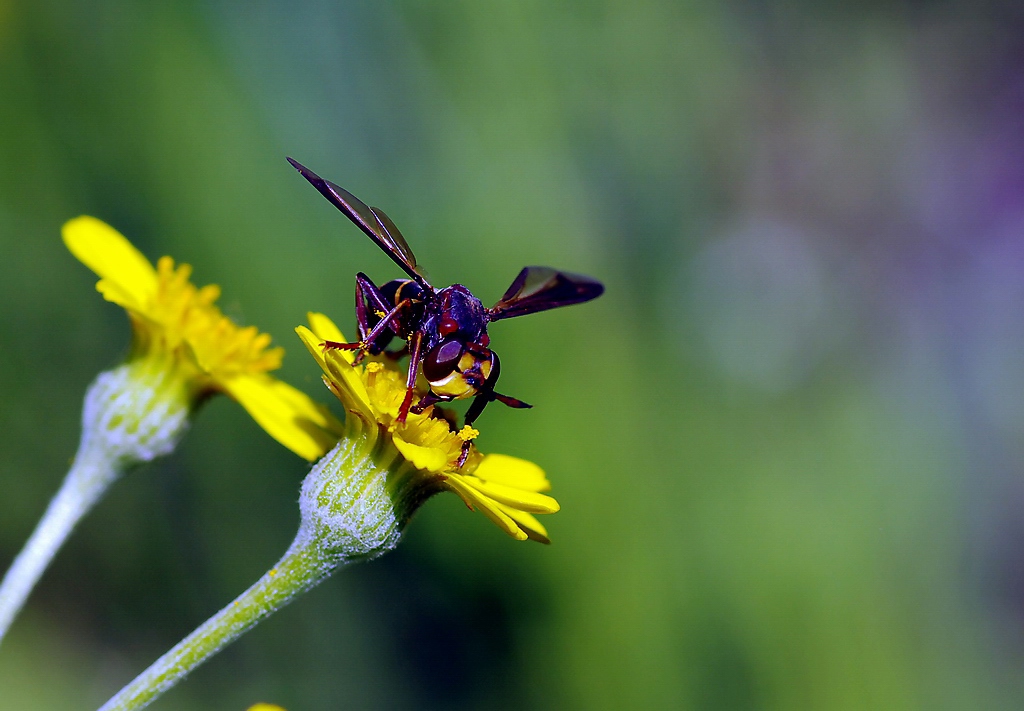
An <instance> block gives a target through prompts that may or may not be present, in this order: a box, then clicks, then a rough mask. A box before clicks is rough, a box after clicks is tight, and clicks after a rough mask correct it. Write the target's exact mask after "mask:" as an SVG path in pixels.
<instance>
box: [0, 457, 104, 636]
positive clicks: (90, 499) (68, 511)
mask: <svg viewBox="0 0 1024 711" xmlns="http://www.w3.org/2000/svg"><path fill="white" fill-rule="evenodd" d="M97 454H98V452H96V451H95V450H92V451H89V450H86V451H84V452H81V453H80V454H79V456H78V457H76V458H75V462H74V464H73V465H72V466H71V470H70V471H69V472H68V475H67V477H65V479H64V483H63V484H62V485H61V487H60V490H59V491H58V492H57V495H56V496H54V497H53V500H52V501H50V505H49V507H47V509H46V513H45V514H43V518H42V519H41V520H40V521H39V524H38V525H37V526H36V529H35V531H33V533H32V536H31V537H30V538H29V539H28V542H27V543H25V547H24V548H22V550H21V552H20V553H19V554H18V557H17V558H15V559H14V563H13V564H12V565H11V567H10V569H9V570H8V571H7V573H6V575H4V580H3V583H0V640H2V639H3V637H4V635H5V634H6V633H7V630H8V628H9V627H10V626H11V623H12V622H13V621H14V618H15V616H16V615H17V614H18V612H19V611H20V610H21V608H22V606H23V605H24V604H25V600H26V599H27V598H28V596H29V593H31V592H32V588H34V587H35V585H36V582H38V580H39V578H40V576H42V574H43V571H44V570H46V568H47V566H48V565H49V564H50V561H51V560H53V557H54V556H55V555H56V553H57V551H58V550H59V549H60V547H61V545H62V544H63V543H64V540H65V539H66V538H67V537H68V534H69V533H71V531H72V529H74V527H75V525H76V524H77V523H78V521H79V520H80V519H81V518H82V516H84V515H85V514H86V513H87V512H88V511H89V510H90V509H91V508H92V506H93V504H95V503H96V501H97V500H99V498H100V497H101V496H103V494H104V492H106V490H107V487H109V486H110V484H111V483H113V482H114V481H115V480H116V479H118V478H119V477H120V476H121V474H122V471H121V469H120V468H119V467H118V466H117V465H115V464H114V463H112V462H111V461H110V460H109V459H107V458H105V457H103V456H96V455H97Z"/></svg>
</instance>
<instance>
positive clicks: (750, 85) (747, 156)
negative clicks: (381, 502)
mask: <svg viewBox="0 0 1024 711" xmlns="http://www.w3.org/2000/svg"><path fill="white" fill-rule="evenodd" d="M985 7H986V11H985V12H986V14H985V15H983V14H982V10H980V9H979V6H978V5H977V4H968V3H965V2H964V3H957V2H944V3H923V2H906V3H871V2H867V3H860V4H857V5H849V6H840V5H839V4H830V3H829V4H826V5H824V6H823V5H822V4H820V3H810V2H754V3H742V2H732V3H730V2H710V1H705V0H692V1H689V2H670V1H668V0H628V1H622V0H617V1H616V0H609V1H606V2H593V3H587V2H578V1H577V2H564V3H551V2H540V1H537V0H531V1H526V2H486V1H484V2H481V1H476V2H467V1H463V2H451V3H439V2H427V1H426V0H419V1H417V0H395V1H392V2H380V1H374V0H358V1H356V2H348V3H330V2H324V1H322V0H320V1H318V0H301V1H300V2H295V3H271V2H266V1H264V0H255V1H253V2H248V3H240V2H227V1H221V2H212V3H208V4H204V3H195V2H184V3H141V2H140V3H130V2H125V1H124V0H108V1H100V2H92V1H90V2H56V1H54V0H35V1H34V2H12V1H11V0H0V305H2V308H0V344H2V346H0V398H2V404H3V406H2V408H0V567H6V565H8V563H9V561H10V560H11V559H12V558H13V557H14V555H15V554H16V552H17V551H18V549H19V548H20V546H21V544H22V543H23V542H24V540H25V539H26V538H27V536H28V534H29V533H30V531H31V529H32V526H33V525H34V523H35V521H36V520H37V519H38V517H39V515H40V514H41V513H42V511H43V510H44V508H45V506H46V502H47V501H48V498H49V496H50V495H51V494H52V493H53V492H54V491H55V490H56V488H57V486H58V484H59V482H60V480H61V479H62V477H63V475H64V473H65V471H66V468H67V465H68V462H69V460H70V458H71V456H72V455H73V453H74V451H75V447H76V443H77V437H78V432H79V416H80V410H81V400H82V395H83V393H84V390H85V388H86V386H87V384H88V383H89V382H90V381H91V380H92V378H94V377H95V375H96V374H97V373H98V372H99V371H100V370H101V369H104V368H107V367H110V366H112V365H114V364H115V363H117V362H118V361H119V359H120V358H121V357H122V356H123V354H124V353H125V350H126V347H127V343H128V339H129V329H128V325H127V322H126V319H125V317H124V314H123V312H122V311H121V310H120V309H119V308H117V307H115V306H113V305H111V304H108V303H105V302H103V301H102V299H101V298H100V296H99V295H98V294H97V293H96V292H95V290H94V283H95V278H94V277H93V275H92V274H91V273H90V272H89V271H88V270H87V269H86V268H85V267H83V266H82V265H80V264H78V263H77V262H76V261H75V260H74V259H73V258H72V257H71V256H70V254H69V253H68V252H67V251H66V250H65V249H64V247H63V246H62V244H61V241H60V236H59V229H60V225H61V224H62V223H63V222H64V221H65V220H67V219H68V218H70V217H73V216H76V215H79V214H82V213H88V214H92V215H95V216H97V217H100V218H102V219H103V220H106V221H107V222H109V223H110V224H112V225H114V226H115V227H117V228H118V229H119V230H121V231H122V232H123V233H124V234H125V235H127V236H128V237H129V238H131V239H132V240H133V241H134V242H135V243H136V244H137V245H138V246H139V247H140V249H142V250H143V251H144V252H145V253H146V254H147V255H148V256H149V257H150V258H151V259H154V260H155V259H156V258H157V257H159V256H160V255H163V254H170V255H172V256H174V257H175V258H176V259H179V260H182V261H187V262H189V263H192V264H193V265H194V266H195V278H196V281H197V282H198V283H200V284H204V283H210V282H215V283H218V284H220V285H221V286H222V287H223V291H224V296H223V298H222V301H221V303H222V305H223V307H224V309H225V310H226V311H227V312H228V313H229V314H230V315H232V316H233V317H234V318H236V320H238V321H239V322H242V323H247V324H249V323H251V324H256V325H258V326H259V327H260V328H262V329H264V330H267V331H269V332H270V333H271V334H273V336H274V338H275V341H276V342H277V343H279V344H282V345H284V346H285V347H286V348H287V350H288V355H287V357H286V359H285V365H284V368H283V370H282V371H281V373H280V374H281V376H282V377H283V378H285V379H286V380H288V381H289V382H291V383H293V384H295V385H298V386H300V387H303V388H305V389H306V390H307V391H308V392H310V393H311V394H313V395H315V396H317V397H318V398H320V399H321V400H322V401H324V402H326V401H328V399H329V395H328V393H327V392H326V391H325V390H324V389H323V388H322V386H321V385H320V382H319V372H318V369H317V367H316V366H315V364H314V362H313V361H312V359H310V358H309V357H308V355H307V354H306V353H305V352H304V349H303V348H302V347H301V345H300V344H299V342H298V340H297V338H296V337H295V336H294V334H293V330H292V329H293V328H294V327H295V326H296V325H297V324H299V323H301V322H303V321H304V317H305V316H304V315H305V312H306V311H307V310H321V311H324V312H326V313H328V314H330V315H332V316H333V317H334V318H335V319H337V320H338V322H339V323H341V324H343V325H344V326H345V327H346V328H348V329H349V330H351V329H352V324H353V316H352V293H353V276H354V273H355V272H356V271H358V270H363V271H366V272H367V273H368V274H370V275H371V277H373V278H375V279H377V280H378V281H384V280H387V279H389V278H392V277H394V276H397V270H396V269H395V267H394V266H393V265H392V264H391V262H389V261H388V260H387V258H386V257H385V256H383V255H382V254H380V253H379V251H378V250H377V249H376V248H375V247H374V246H373V245H372V244H371V243H370V241H369V240H367V239H366V238H365V237H364V236H363V235H362V234H361V233H359V232H358V230H356V229H355V228H354V227H353V226H352V225H350V224H349V223H348V222H347V221H346V220H345V219H344V218H343V217H342V216H341V215H340V214H339V213H337V212H336V211H335V210H334V209H333V208H331V207H330V206H329V205H328V204H327V202H326V201H324V200H323V198H321V197H320V196H319V195H318V194H317V193H316V192H315V191H314V190H313V189H312V188H311V187H310V186H309V185H308V184H306V182H305V181H303V180H302V179H301V178H300V177H299V176H298V175H297V174H296V173H295V171H293V170H292V169H291V168H290V167H289V166H288V164H287V163H285V161H284V157H285V155H291V156H293V157H295V158H297V159H298V160H300V161H302V162H303V163H305V164H307V165H309V166H310V167H311V168H312V169H313V170H315V171H317V172H319V173H320V174H321V175H323V176H325V177H327V178H330V179H332V180H333V181H335V182H337V183H339V184H341V185H343V186H345V187H347V188H349V189H350V190H352V192H354V193H355V194H356V195H358V196H360V197H361V198H362V199H364V200H365V201H367V202H369V203H371V204H374V205H379V206H381V207H383V208H384V209H385V210H386V211H387V212H388V213H389V214H390V215H391V216H392V217H393V218H394V220H395V221H396V222H397V224H398V225H399V226H400V227H401V228H402V230H403V232H404V233H405V235H406V236H407V237H408V238H409V241H410V242H411V244H412V245H413V247H414V248H415V250H416V252H417V255H418V257H419V259H420V262H421V263H422V264H424V265H425V266H426V268H427V269H428V271H429V272H430V274H431V276H432V278H433V279H434V281H435V283H443V284H447V283H450V282H455V281H458V282H462V283H465V284H466V285H467V286H469V287H470V288H471V289H473V290H474V291H475V292H476V293H477V294H478V295H479V296H480V297H481V298H482V299H483V300H484V301H485V302H487V303H490V302H492V301H494V300H496V299H497V297H498V296H500V294H501V293H502V292H503V291H504V289H505V287H506V286H507V285H508V283H509V282H510V281H511V279H512V278H513V276H514V275H515V274H516V273H517V271H518V270H519V268H520V267H521V266H522V265H524V264H551V265H554V266H557V267H561V268H564V269H568V270H570V271H576V272H582V273H587V274H593V275H595V276H597V277H599V278H601V279H602V280H604V281H605V283H606V285H607V287H608V291H607V293H606V295H605V296H604V297H602V298H601V299H600V300H598V301H596V302H594V303H592V304H587V305H584V306H578V307H574V308H571V309H565V310H561V311H554V312H550V313H546V314H541V315H536V316H531V317H528V318H523V319H517V320H512V321H508V322H503V323H500V324H497V325H496V326H495V327H494V328H493V329H492V334H491V335H492V338H493V344H494V347H495V349H496V350H497V351H498V352H499V353H500V354H501V357H502V361H503V365H504V366H505V367H504V369H503V377H502V382H503V390H505V391H506V392H508V393H510V394H512V395H515V396H517V397H521V398H523V399H524V400H526V401H528V402H531V403H533V404H534V405H535V408H534V409H533V410H531V411H528V412H522V411H512V410H509V409H507V408H501V407H499V406H492V407H491V408H489V409H488V411H487V412H486V414H485V415H484V417H483V418H482V419H481V425H482V429H483V435H482V436H481V439H480V441H479V443H480V445H481V447H482V448H483V449H484V450H486V451H497V452H505V453H509V454H514V455H517V456H521V457H526V458H529V459H533V460H535V461H537V462H538V463H540V464H541V465H542V466H543V467H544V468H545V469H546V470H547V472H548V474H549V477H550V478H551V480H552V481H553V483H554V491H553V493H554V495H555V496H557V498H558V499H559V501H560V502H561V504H562V507H563V510H562V512H561V513H559V514H557V515H556V516H553V517H548V518H547V519H545V523H547V524H548V525H549V529H550V532H551V536H552V538H553V540H554V544H553V545H552V546H550V547H542V546H539V545H535V544H532V543H520V544H517V543H515V542H513V541H511V540H510V539H508V538H506V537H505V536H504V535H502V534H501V533H500V532H499V531H498V530H497V529H496V528H495V527H494V526H492V525H491V524H490V523H489V522H488V521H486V520H485V518H484V517H483V516H481V515H479V514H473V513H470V512H468V511H467V510H466V509H465V507H464V506H463V505H462V504H461V503H460V502H459V501H458V500H457V498H456V497H454V496H450V495H449V496H439V497H437V498H436V499H435V500H432V501H431V502H429V503H428V504H427V505H426V506H425V507H424V509H423V510H422V511H421V512H420V514H418V515H417V517H416V518H415V520H414V521H413V522H412V524H411V526H410V528H409V530H408V534H407V536H406V539H405V541H404V543H403V545H402V546H401V547H400V548H399V550H398V551H397V552H395V553H393V554H391V555H389V556H386V557H385V558H382V559H380V560H378V561H375V562H373V563H370V564H367V565H363V566H357V567H355V568H351V569H348V570H346V571H344V572H343V573H342V574H340V575H338V576H336V578H335V579H332V580H331V581H329V582H328V583H326V584H324V585H323V586H321V587H320V588H318V589H316V590H314V591H313V592H311V593H310V594H308V595H306V596H305V597H303V598H302V599H300V600H299V601H297V602H296V603H294V604H293V605H292V606H291V607H289V608H286V609H285V610H284V611H282V612H281V613H279V614H278V615H276V616H275V617H273V618H271V619H270V620H268V621H267V622H266V623H264V624H262V625H260V626H259V627H258V628H257V629H256V630H254V631H253V632H251V633H250V634H249V635H248V636H246V637H244V638H243V639H242V640H241V641H240V642H238V643H236V644H235V645H234V646H233V647H231V648H229V649H228V650H227V651H225V652H224V653H222V654H221V655H220V656H218V657H216V658H215V659H214V660H212V661H211V662H210V663H208V664H207V665H206V666H205V667H203V668H201V669H200V670H199V671H198V672H196V673H195V674H194V675H193V676H192V677H191V678H189V679H188V680H187V681H186V682H185V683H184V684H183V685H182V686H180V687H178V688H177V689H175V690H174V691H172V692H171V693H169V694H168V695H167V696H166V697H164V698H163V699H161V700H160V701H158V702H157V703H156V704H155V705H154V706H153V708H154V709H161V710H166V711H172V710H173V709H190V710H203V709H211V710H212V709H217V710H222V711H223V710H228V709H239V710H241V709H244V708H245V707H246V706H247V705H248V704H250V703H253V702H255V701H258V700H265V701H273V702H275V703H279V704H282V705H284V706H286V707H287V708H288V709H289V711H306V710H321V709H340V708H353V709H398V708H402V709H427V710H432V709H484V708H487V709H524V708H525V709H622V708H637V709H639V708H645V709H646V708H650V709H700V710H705V709H706V710H718V709H755V710H758V709H765V710H769V709H829V710H831V709H929V710H931V709H957V710H959V709H1016V708H1020V705H1021V698H1022V695H1024V682H1022V679H1024V674H1022V667H1024V439H1022V437H1021V433H1022V432H1024V398H1022V394H1024V123H1022V119H1021V116H1024V72H1022V70H1021V67H1022V66H1024V41H1022V39H1021V38H1022V37H1024V33H1022V31H1021V30H1024V14H1021V13H1019V12H1017V11H1015V10H1014V8H1013V6H1012V5H1009V4H1007V5H1006V6H999V5H994V4H989V5H987V6H985ZM986 15H987V16H986ZM305 471H307V467H306V466H305V465H304V464H303V463H302V462H300V461H298V460H297V459H296V458H294V457H293V456H292V455H290V454H289V453H288V452H287V451H285V450H284V449H283V448H281V447H280V446H279V445H277V444H276V443H275V442H273V441H272V440H270V439H269V438H268V437H267V436H265V435H264V434H263V433H262V432H261V431H260V430H259V429H258V428H257V427H256V425H255V424H254V423H253V422H252V421H251V420H250V419H249V418H248V417H247V416H246V415H245V414H244V413H243V412H242V411H241V409H240V408H239V407H237V406H236V405H235V404H234V403H232V402H230V401H228V400H227V399H226V398H219V399H217V400H215V401H213V402H211V403H210V404H209V405H208V406H207V407H205V408H204V409H203V411H202V412H201V413H200V416H199V417H198V419H197V422H196V423H195V426H194V428H193V430H192V432H191V433H190V434H189V435H188V437H187V438H186V440H185V442H184V444H183V446H182V447H180V448H179V450H178V451H177V452H176V453H175V454H174V455H172V456H171V457H169V458H167V459H166V460H163V461H160V462H158V463H155V464H153V465H150V466H147V467H145V468H144V469H142V470H140V471H138V472H137V473H135V474H133V475H132V476H130V477H129V478H127V479H126V480H124V481H122V482H120V483H119V484H118V485H117V486H116V487H114V489H113V490H112V492H111V494H110V495H109V496H108V498H107V499H106V500H105V501H103V503H102V504H101V505H100V506H99V507H98V509H97V510H96V511H94V512H93V514H92V515H91V516H89V518H88V519H87V520H86V521H85V522H84V524H83V525H82V526H81V528H80V529H79V530H78V531H77V532H76V533H75V534H74V536H73V537H72V539H71V540H70V542H69V544H68V545H67V547H66V548H65V549H64V550H63V551H62V553H61V554H60V556H59V558H58V559H57V561H56V562H55V565H54V566H53V568H52V569H51V570H50V571H49V573H48V574H47V575H46V577H45V578H44V579H43V581H42V582H41V584H40V586H39V587H38V588H37V590H36V591H35V594H34V595H33V597H32V598H31V600H30V604H29V607H28V608H27V609H26V611H25V613H24V614H23V616H22V617H21V618H20V619H19V620H18V621H17V622H16V624H15V625H14V627H13V628H12V631H11V633H10V636H9V637H8V639H7V640H5V642H4V644H3V646H2V648H0V707H2V708H4V709H8V708H10V709H29V710H33V711H34V710H36V709H39V710H45V709H89V708H95V707H96V706H98V705H99V704H101V703H102V702H103V701H105V700H106V699H107V698H108V697H109V696H110V695H112V694H113V693H114V692H115V691H116V690H117V689H119V688H120V687H121V686H122V685H123V684H124V683H126V682H128V681H129V680H130V679H131V678H132V677H134V676H135V674H137V673H138V672H139V671H141V670H142V669H144V668H145V667H146V666H147V665H148V664H149V663H150V662H151V661H153V660H154V659H155V658H156V657H157V656H158V655H159V654H160V653H161V652H163V651H164V650H166V649H167V648H168V647H170V646H171V645H172V644H174V643H175V642H177V641H178V640H179V639H180V638H181V637H182V636H184V635H185V634H186V633H187V632H189V631H191V630H192V629H193V627H195V626H196V625H197V624H198V623H200V622H201V621H203V620H204V619H206V617H208V616H209V615H210V614H211V613H213V612H214V611H216V610H217V609H219V608H220V607H221V606H222V605H224V604H225V603H226V602H227V601H228V600H230V599H231V598H232V597H234V596H235V595H236V594H237V593H238V592H240V591H241V590H242V589H243V588H244V587H246V586H247V585H248V584H249V583H250V582H252V581H253V580H255V579H256V577H257V576H258V575H259V574H261V573H262V572H264V571H265V570H266V569H267V567H268V566H269V565H271V564H272V563H273V562H274V561H275V560H276V559H277V557H278V556H279V555H280V554H281V553H282V552H283V551H284V549H285V547H286V545H287V544H288V543H289V541H290V540H291V538H292V535H293V534H294V531H295V527H296V525H297V506H296V498H297V490H298V486H299V482H300V481H301V479H302V477H303V475H304V473H305Z"/></svg>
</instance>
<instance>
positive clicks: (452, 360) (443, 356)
mask: <svg viewBox="0 0 1024 711" xmlns="http://www.w3.org/2000/svg"><path fill="white" fill-rule="evenodd" d="M461 357H462V344H461V343H459V342H458V341H444V342H442V343H440V344H438V345H437V346H435V347H434V348H432V349H431V350H430V352H429V353H427V355H426V357H425V358H424V359H423V375H424V376H425V377H426V379H427V380H429V381H431V382H436V381H438V380H443V379H445V378H447V377H448V376H449V375H451V374H452V373H454V372H455V370H456V368H457V367H458V364H459V359H460V358H461Z"/></svg>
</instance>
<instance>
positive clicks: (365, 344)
mask: <svg viewBox="0 0 1024 711" xmlns="http://www.w3.org/2000/svg"><path fill="white" fill-rule="evenodd" d="M409 303H410V301H409V299H402V300H401V301H399V302H398V304H397V305H396V306H395V308H393V309H391V311H389V312H388V313H386V314H384V318H382V319H381V320H380V322H379V323H378V324H377V325H376V326H374V327H373V328H372V329H370V332H369V333H367V334H366V337H365V338H364V339H363V340H362V341H360V342H359V343H338V342H337V341H324V342H323V343H321V344H320V347H321V348H323V349H324V350H325V351H329V350H332V349H335V348H341V349H344V350H350V351H354V350H356V349H360V350H363V351H368V350H369V347H370V345H371V344H372V343H373V342H374V341H375V340H376V339H377V337H378V336H380V334H382V333H384V329H385V328H389V326H388V321H390V320H391V319H392V318H393V317H394V315H395V314H396V313H398V312H399V311H401V310H402V309H404V308H405V307H406V306H408V305H409ZM414 382H415V381H414Z"/></svg>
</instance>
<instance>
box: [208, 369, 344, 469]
mask: <svg viewBox="0 0 1024 711" xmlns="http://www.w3.org/2000/svg"><path fill="white" fill-rule="evenodd" d="M222 385H223V386H224V389H225V390H226V391H227V392H228V394H230V395H231V396H232V397H233V398H235V400H237V401H238V402H239V404H241V405H242V407H244V408H245V410H246V412H248V413H249V414H250V415H251V416H252V418H253V419H254V420H256V423H257V424H258V425H259V426H260V427H262V428H263V429H264V430H266V432H267V434H269V435H270V436H271V437H273V438H274V439H276V440H277V441H278V442H280V443H281V444H283V445H284V446H285V447H287V448H288V449H290V450H292V451H293V452H295V453H296V454H297V455H299V456H300V457H302V458H303V459H305V460H306V461H310V462H313V461H316V460H317V459H319V458H320V457H322V456H323V455H324V454H325V453H326V452H327V451H328V450H330V449H331V447H333V446H334V445H335V444H337V443H338V439H339V437H340V433H341V431H342V427H341V423H339V422H338V421H337V420H336V419H334V418H333V417H331V416H330V414H328V413H327V412H326V410H325V409H324V408H322V407H320V406H319V405H317V403H316V402H314V401H313V400H312V399H311V398H309V397H308V396H307V395H306V394H305V393H303V392H301V391H299V390H296V389H295V388H293V387H292V386H291V385H288V384H287V383H284V382H281V381H280V380H277V379H276V378H272V377H270V376H268V375H239V376H236V377H233V378H229V379H228V380H226V381H224V382H223V383H222Z"/></svg>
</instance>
